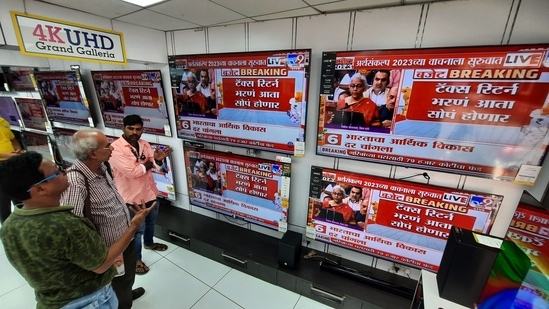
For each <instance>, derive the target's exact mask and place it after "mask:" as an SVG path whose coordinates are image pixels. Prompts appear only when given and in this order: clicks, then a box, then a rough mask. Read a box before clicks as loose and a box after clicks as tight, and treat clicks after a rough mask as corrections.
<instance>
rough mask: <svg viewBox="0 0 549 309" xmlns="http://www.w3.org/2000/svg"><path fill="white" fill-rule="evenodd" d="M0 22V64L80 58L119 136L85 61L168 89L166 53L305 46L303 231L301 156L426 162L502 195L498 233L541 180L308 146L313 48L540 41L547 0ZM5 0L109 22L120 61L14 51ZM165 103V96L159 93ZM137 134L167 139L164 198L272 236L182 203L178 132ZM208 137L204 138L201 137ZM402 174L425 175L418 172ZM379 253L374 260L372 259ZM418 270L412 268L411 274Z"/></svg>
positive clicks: (382, 168) (545, 177)
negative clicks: (157, 23)
mask: <svg viewBox="0 0 549 309" xmlns="http://www.w3.org/2000/svg"><path fill="white" fill-rule="evenodd" d="M0 7H1V8H2V10H1V11H0V25H1V26H2V29H3V32H4V39H5V44H6V45H7V47H8V48H5V47H4V48H0V65H19V66H31V67H39V68H41V69H50V70H68V69H70V66H71V65H74V64H78V65H80V67H81V71H82V75H83V79H84V83H85V87H86V93H87V95H88V99H89V101H90V104H91V105H93V106H95V107H96V108H95V109H94V110H92V112H93V113H94V114H95V115H94V116H95V119H97V120H99V121H98V123H97V126H98V128H99V129H100V130H102V131H103V132H105V133H106V134H107V135H115V136H119V135H120V134H121V130H118V129H111V128H105V127H104V126H103V123H102V120H101V116H100V114H99V111H98V110H97V109H98V108H97V107H98V104H97V99H96V97H95V94H94V92H93V85H92V81H91V75H90V71H91V70H111V69H112V70H132V69H134V70H142V69H160V70H161V71H162V76H163V78H164V81H163V83H164V89H165V91H166V92H167V91H169V89H170V81H169V69H168V66H167V56H168V55H181V54H203V53H223V52H244V51H259V50H276V49H292V48H312V58H311V62H310V63H311V71H310V82H309V92H308V94H309V97H308V110H307V123H306V124H307V132H306V152H305V156H304V157H300V158H297V157H293V158H292V164H293V165H292V177H291V182H292V184H291V195H290V213H289V224H288V227H289V229H291V230H294V231H297V232H300V233H303V234H305V225H306V217H307V199H308V194H309V192H308V191H309V176H310V166H311V165H319V166H324V167H335V168H339V169H342V170H347V171H355V172H359V173H366V174H371V175H376V176H381V177H389V176H390V175H394V177H395V178H397V179H398V178H403V177H406V176H410V175H414V174H417V173H423V172H428V174H429V175H430V177H431V179H430V184H431V185H438V186H444V187H450V188H459V189H465V190H473V191H480V192H486V193H493V194H501V195H504V196H505V197H504V200H503V204H502V205H501V209H500V210H499V213H498V215H497V218H496V220H495V223H494V225H493V227H492V231H491V234H492V235H496V236H503V235H504V234H505V232H506V230H507V228H508V226H509V223H510V221H511V218H512V216H513V213H514V210H515V208H516V206H517V203H518V201H519V199H520V196H521V194H522V192H523V190H525V189H526V190H528V191H530V192H531V193H532V195H534V197H536V198H538V199H541V198H542V195H543V192H545V189H546V188H547V185H548V183H549V167H548V166H549V160H546V161H545V164H544V167H543V169H542V171H541V173H540V177H539V179H538V181H537V182H536V186H534V187H526V186H520V185H515V184H513V183H510V182H503V181H494V180H490V179H483V178H477V177H471V176H461V175H458V174H451V173H442V172H435V171H429V170H422V169H413V168H405V167H396V166H390V165H383V164H376V163H367V162H359V161H352V160H346V159H335V158H329V157H324V156H318V155H316V154H315V149H316V138H315V137H316V134H317V132H316V127H317V125H316V124H317V117H318V101H319V97H318V93H319V84H320V61H321V55H322V52H323V51H342V50H368V49H396V48H426V47H451V46H474V45H506V44H530V43H549V31H547V29H549V19H548V18H546V16H545V15H546V12H549V1H547V0H463V1H451V2H438V3H431V4H423V5H406V6H397V7H390V8H382V9H375V10H367V11H355V12H345V13H334V14H327V15H318V16H311V17H298V18H289V19H280V20H272V21H265V22H257V23H246V24H238V25H232V26H223V27H211V28H202V29H196V30H194V29H193V30H182V31H169V32H161V31H157V30H152V29H148V28H143V27H139V26H135V25H130V24H126V23H121V22H116V21H111V20H109V19H105V18H101V17H97V16H93V15H89V14H86V13H83V12H78V11H73V10H69V9H64V8H60V7H56V6H52V5H48V4H45V3H41V2H36V1H25V2H23V1H22V0H0ZM10 10H16V11H21V12H23V11H25V12H27V13H30V14H37V15H42V16H47V17H50V18H58V19H61V20H66V21H71V22H77V23H81V24H84V25H90V26H94V27H99V28H105V29H112V30H115V31H119V32H122V33H123V34H124V41H125V47H126V52H127V57H128V59H129V64H128V65H127V66H120V65H106V64H100V63H94V62H83V61H73V60H58V59H49V58H38V57H29V56H23V55H22V54H21V53H20V52H19V51H18V50H13V49H15V48H14V47H16V46H17V40H16V38H15V32H14V29H13V25H12V22H11V17H10V15H9V11H10ZM19 95H20V96H37V95H38V93H27V94H25V93H20V94H19ZM166 97H167V101H168V103H171V104H173V102H171V101H172V100H171V96H169V95H168V96H166ZM169 115H170V121H171V126H172V132H175V130H174V128H175V118H174V112H173V109H170V110H169ZM57 126H59V127H65V128H70V129H80V128H82V127H78V126H74V125H68V124H57ZM143 138H144V139H146V140H148V141H150V142H155V143H162V144H167V145H170V146H172V147H173V148H174V150H175V151H174V157H173V165H174V171H175V173H174V178H175V182H176V191H177V201H175V202H174V205H175V206H177V207H181V208H184V209H188V210H192V211H195V212H198V213H201V214H204V215H207V216H211V217H214V218H217V219H219V220H223V221H230V222H232V223H234V224H239V225H242V227H243V228H248V229H252V230H255V231H257V232H260V233H264V234H268V235H272V236H275V237H281V233H278V232H276V231H272V230H268V229H265V228H262V227H259V226H256V225H252V224H248V223H244V222H242V221H237V222H235V221H234V220H233V219H230V218H225V217H224V216H222V215H219V214H216V213H213V212H210V211H207V210H204V209H201V208H199V207H193V206H191V205H189V201H188V194H187V188H186V186H187V184H186V176H185V167H184V163H183V147H182V140H180V139H178V138H176V137H164V136H156V135H149V134H144V135H143ZM208 145H209V144H208ZM209 146H210V147H211V148H214V149H215V150H222V151H223V150H230V151H232V152H234V153H239V154H246V150H245V149H241V148H233V147H229V146H223V145H215V146H213V145H209ZM276 155H277V154H275V153H270V152H266V151H262V152H260V153H259V154H258V156H260V157H264V158H269V159H274V158H275V156H276ZM409 180H410V181H417V182H425V180H424V179H423V178H422V177H419V178H412V179H409ZM243 241H244V240H243ZM309 247H310V248H314V249H315V250H320V251H325V252H331V253H335V254H339V255H341V256H343V257H344V258H348V259H351V260H355V261H358V262H360V263H363V264H376V265H378V266H379V267H380V268H385V267H387V265H389V263H388V262H384V261H378V259H374V258H372V257H369V256H366V255H364V254H360V253H357V252H353V251H350V250H347V249H343V248H339V247H336V246H333V245H332V246H329V245H326V244H324V243H321V242H315V241H313V242H312V243H311V244H310V245H309ZM378 262H379V264H378ZM418 274H419V272H413V274H412V275H413V276H417V275H418Z"/></svg>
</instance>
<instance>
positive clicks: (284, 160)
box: [276, 156, 292, 163]
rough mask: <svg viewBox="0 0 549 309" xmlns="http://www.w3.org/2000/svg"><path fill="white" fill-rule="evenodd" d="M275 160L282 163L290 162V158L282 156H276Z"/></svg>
mask: <svg viewBox="0 0 549 309" xmlns="http://www.w3.org/2000/svg"><path fill="white" fill-rule="evenodd" d="M276 161H277V162H282V163H292V158H290V157H284V156H276Z"/></svg>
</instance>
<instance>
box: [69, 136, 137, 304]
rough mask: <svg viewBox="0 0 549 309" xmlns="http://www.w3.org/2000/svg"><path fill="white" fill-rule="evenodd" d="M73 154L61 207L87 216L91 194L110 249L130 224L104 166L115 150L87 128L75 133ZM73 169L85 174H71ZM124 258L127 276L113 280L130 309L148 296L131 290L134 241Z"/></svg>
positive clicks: (94, 213) (94, 215)
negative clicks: (63, 206)
mask: <svg viewBox="0 0 549 309" xmlns="http://www.w3.org/2000/svg"><path fill="white" fill-rule="evenodd" d="M71 151H72V153H73V154H74V156H75V157H76V158H77V160H76V162H75V163H74V165H73V166H71V167H70V168H69V169H68V170H67V172H68V174H67V175H68V178H69V182H70V186H69V188H68V189H67V190H66V191H65V192H64V193H63V195H62V197H61V205H71V206H73V207H74V210H73V212H74V214H76V215H78V216H81V217H84V216H85V212H84V204H85V201H86V198H87V197H88V194H89V199H90V202H91V203H90V206H91V207H90V209H91V218H88V219H90V220H91V221H92V223H93V224H94V225H95V226H96V228H97V231H98V232H99V235H100V236H101V238H102V239H103V240H104V241H105V243H106V245H107V246H110V245H112V244H113V243H114V242H115V241H116V240H117V239H118V238H120V236H121V235H122V234H123V233H124V231H125V230H126V229H127V228H128V226H130V222H131V219H130V212H129V211H128V207H127V206H126V203H125V202H124V200H123V199H122V197H121V196H120V194H119V193H118V191H117V189H116V186H115V184H114V180H113V178H112V177H111V175H110V174H109V172H108V170H107V166H106V165H105V164H104V162H107V161H108V160H109V158H110V157H111V154H112V151H113V147H112V146H111V144H110V143H109V140H108V139H107V137H106V136H105V135H104V134H103V133H101V132H100V131H97V130H90V129H88V130H81V131H78V132H76V133H75V134H74V136H73V138H72V142H71ZM74 169H76V170H79V171H81V172H82V173H83V174H80V173H78V172H72V173H71V172H69V171H70V170H74ZM84 177H85V178H86V179H87V182H88V185H89V190H88V188H87V187H86V181H85V179H84ZM123 259H124V261H123V262H124V271H125V273H124V274H123V275H120V276H117V277H115V278H114V279H113V281H112V286H113V289H114V291H115V292H116V296H117V297H118V300H119V307H118V308H120V309H122V308H124V309H125V308H131V307H132V300H134V299H137V298H139V297H141V296H142V295H143V294H144V293H145V290H144V289H143V288H141V287H140V288H137V289H135V290H133V291H132V285H133V283H134V280H135V263H136V256H135V240H132V242H131V243H130V244H129V245H128V247H127V248H126V250H124V253H123Z"/></svg>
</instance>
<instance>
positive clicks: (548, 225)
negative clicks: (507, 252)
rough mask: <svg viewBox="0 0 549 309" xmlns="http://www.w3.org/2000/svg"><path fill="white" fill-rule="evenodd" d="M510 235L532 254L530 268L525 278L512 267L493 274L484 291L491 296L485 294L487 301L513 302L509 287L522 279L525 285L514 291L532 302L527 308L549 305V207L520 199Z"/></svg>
mask: <svg viewBox="0 0 549 309" xmlns="http://www.w3.org/2000/svg"><path fill="white" fill-rule="evenodd" d="M506 239H508V240H510V241H512V242H514V243H515V244H516V245H517V246H518V247H519V248H520V249H521V250H522V251H523V252H524V253H525V254H526V255H527V256H528V259H529V261H528V264H527V265H528V270H529V272H528V275H527V276H526V277H525V278H524V281H523V282H516V280H514V281H515V282H513V281H512V280H511V279H513V278H516V276H513V274H514V272H512V271H511V269H503V270H506V271H502V272H500V273H499V274H493V275H492V276H490V279H489V283H491V284H487V286H486V288H485V291H484V295H486V296H487V295H491V296H490V297H485V303H486V304H499V303H503V304H509V303H511V301H510V300H509V297H508V296H509V295H510V294H511V293H510V292H509V290H510V289H511V288H512V287H513V286H515V285H517V283H518V285H519V286H520V287H521V288H520V289H519V291H517V290H514V292H515V293H514V294H516V295H517V298H519V299H520V301H521V303H522V304H529V305H530V306H526V308H549V211H547V210H546V209H543V208H538V207H532V206H529V205H526V204H523V203H519V205H518V207H517V209H516V211H515V214H514V216H513V219H512V220H511V224H510V226H509V229H508V230H507V235H506ZM512 262H513V263H514V262H515V261H512ZM500 270H501V269H500ZM511 296H513V294H511ZM511 300H512V299H511ZM534 304H535V305H534ZM481 305H484V306H481V307H479V308H491V307H489V306H487V305H485V304H484V303H481Z"/></svg>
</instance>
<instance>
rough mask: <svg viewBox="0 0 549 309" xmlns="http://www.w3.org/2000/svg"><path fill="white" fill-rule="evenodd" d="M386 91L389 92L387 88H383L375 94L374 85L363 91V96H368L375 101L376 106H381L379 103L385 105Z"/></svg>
mask: <svg viewBox="0 0 549 309" xmlns="http://www.w3.org/2000/svg"><path fill="white" fill-rule="evenodd" d="M388 92H389V88H385V90H384V91H382V92H380V93H379V94H375V93H374V87H371V88H368V90H366V91H365V92H364V97H365V98H370V99H371V100H372V101H374V103H376V105H377V106H381V105H385V101H386V99H387V93H388Z"/></svg>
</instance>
